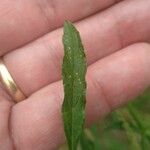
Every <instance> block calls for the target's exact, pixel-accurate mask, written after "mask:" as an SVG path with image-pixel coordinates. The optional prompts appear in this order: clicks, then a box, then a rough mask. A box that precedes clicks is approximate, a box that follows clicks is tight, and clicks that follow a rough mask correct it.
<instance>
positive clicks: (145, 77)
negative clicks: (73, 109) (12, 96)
mask: <svg viewBox="0 0 150 150" xmlns="http://www.w3.org/2000/svg"><path fill="white" fill-rule="evenodd" d="M149 57H150V45H148V44H144V43H141V44H137V45H133V46H130V47H127V48H126V49H124V50H121V51H119V52H117V53H115V54H113V55H111V56H108V57H106V58H104V59H102V60H100V61H98V62H96V63H95V64H93V65H91V66H90V67H89V68H88V73H87V81H88V90H87V122H88V123H89V122H90V123H92V122H94V121H95V120H97V119H100V118H102V117H104V116H105V115H106V114H108V113H109V112H110V111H111V110H112V109H114V108H116V107H119V106H120V105H123V104H124V103H126V102H127V101H129V100H130V99H132V98H134V97H135V96H137V95H138V94H139V93H141V92H142V91H143V90H144V89H146V88H147V87H148V86H149V85H150V70H149V66H150V59H149ZM62 101H63V88H62V83H61V82H56V83H53V84H51V85H49V86H47V87H45V88H43V89H42V90H40V91H38V92H37V93H35V94H33V95H32V96H31V97H30V98H28V100H26V101H24V102H22V103H19V104H17V105H15V106H14V108H13V115H12V130H13V134H14V136H15V137H16V139H15V142H16V147H17V148H18V149H28V150H31V149H32V150H41V149H44V150H49V149H56V148H57V146H58V145H59V144H60V143H62V141H63V139H64V133H63V125H62V121H61V104H62ZM25 129H26V130H25Z"/></svg>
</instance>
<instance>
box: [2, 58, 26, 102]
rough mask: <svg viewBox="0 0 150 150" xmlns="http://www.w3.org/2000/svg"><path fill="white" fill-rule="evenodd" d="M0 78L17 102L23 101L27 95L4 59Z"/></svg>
mask: <svg viewBox="0 0 150 150" xmlns="http://www.w3.org/2000/svg"><path fill="white" fill-rule="evenodd" d="M0 78H1V82H2V83H3V85H4V86H5V88H6V90H7V92H8V94H9V95H10V96H11V97H12V98H13V100H14V101H15V102H20V101H23V100H24V99H25V98H26V97H25V95H24V94H23V93H22V91H21V90H20V89H19V87H18V86H17V84H16V83H15V81H14V80H13V78H12V76H11V74H10V73H9V71H8V69H7V67H6V66H5V64H4V62H3V60H1V59H0Z"/></svg>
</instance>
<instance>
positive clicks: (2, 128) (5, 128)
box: [0, 84, 13, 150]
mask: <svg viewBox="0 0 150 150" xmlns="http://www.w3.org/2000/svg"><path fill="white" fill-rule="evenodd" d="M12 105H13V104H12V102H11V101H10V97H9V96H8V95H7V93H5V91H4V90H3V88H2V86H1V84H0V149H1V150H13V143H12V136H11V132H10V131H11V130H10V126H9V122H10V118H11V108H12Z"/></svg>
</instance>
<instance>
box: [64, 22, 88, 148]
mask: <svg viewBox="0 0 150 150" xmlns="http://www.w3.org/2000/svg"><path fill="white" fill-rule="evenodd" d="M63 43H64V51H65V54H64V59H63V66H62V76H63V84H64V94H65V97H64V102H63V106H62V114H63V121H64V129H65V134H66V138H67V141H68V146H69V149H70V150H76V149H77V145H78V142H79V139H80V136H81V134H82V132H83V127H84V121H85V103H86V81H85V75H86V70H87V66H86V59H85V53H84V48H83V45H82V42H81V39H80V35H79V32H78V31H77V30H76V28H75V27H74V26H73V25H72V24H71V23H70V22H68V21H66V22H65V24H64V36H63Z"/></svg>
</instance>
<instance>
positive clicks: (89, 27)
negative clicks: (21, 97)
mask: <svg viewBox="0 0 150 150" xmlns="http://www.w3.org/2000/svg"><path fill="white" fill-rule="evenodd" d="M149 2H150V1H149ZM149 2H147V1H144V0H143V1H139V0H138V1H137V0H135V1H130V3H127V2H126V1H124V2H122V3H119V4H118V5H117V6H115V7H114V8H111V9H109V10H108V11H106V12H104V13H102V14H97V15H95V16H93V17H91V18H89V19H87V20H84V21H82V22H80V23H79V24H78V29H79V31H80V32H81V35H82V38H83V41H84V45H85V47H86V49H87V52H86V53H87V57H88V63H89V64H91V63H93V62H95V61H96V60H98V59H100V58H102V57H104V56H106V55H108V54H110V53H113V52H114V51H117V50H119V49H121V48H122V47H124V46H127V45H128V44H131V43H134V42H138V41H149V40H150V19H149V18H150V13H148V12H149V9H150V3H149ZM114 14H115V15H114ZM114 16H116V17H114ZM61 38H62V31H61V30H57V31H55V32H52V33H50V34H49V35H47V36H46V37H44V38H41V39H39V40H38V41H36V42H34V43H33V44H30V45H28V46H26V47H24V48H22V49H19V50H17V51H14V52H12V53H9V54H8V55H6V56H5V57H4V60H5V63H6V64H7V67H8V69H9V71H10V72H11V74H12V76H13V77H14V79H15V81H16V82H17V84H18V85H19V86H20V88H21V89H22V91H23V92H24V93H25V94H26V95H30V94H32V93H33V92H35V91H36V90H38V89H40V88H41V87H43V86H45V85H47V84H49V83H51V82H54V81H56V80H58V79H60V77H61V64H62V56H63V46H62V42H61ZM31 81H32V82H31Z"/></svg>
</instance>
